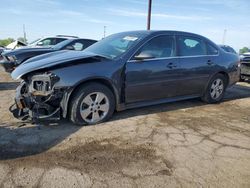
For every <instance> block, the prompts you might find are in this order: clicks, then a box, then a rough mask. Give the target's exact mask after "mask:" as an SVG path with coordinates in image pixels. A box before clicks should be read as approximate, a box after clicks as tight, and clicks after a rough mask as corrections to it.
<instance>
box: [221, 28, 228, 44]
mask: <svg viewBox="0 0 250 188" xmlns="http://www.w3.org/2000/svg"><path fill="white" fill-rule="evenodd" d="M226 35H227V30H226V29H224V33H223V38H222V44H223V45H224V44H225V42H226Z"/></svg>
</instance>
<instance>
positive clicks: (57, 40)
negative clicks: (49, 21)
mask: <svg viewBox="0 0 250 188" xmlns="http://www.w3.org/2000/svg"><path fill="white" fill-rule="evenodd" d="M65 40H67V39H64V38H57V39H56V40H55V43H56V44H58V43H60V42H62V41H65ZM54 45H55V44H54Z"/></svg>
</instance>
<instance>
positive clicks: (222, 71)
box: [202, 70, 230, 95]
mask: <svg viewBox="0 0 250 188" xmlns="http://www.w3.org/2000/svg"><path fill="white" fill-rule="evenodd" d="M217 74H222V75H224V76H225V78H226V82H227V83H226V87H227V86H228V84H229V79H230V77H229V74H228V73H227V72H226V71H224V70H221V71H217V72H216V73H214V74H212V75H211V76H210V77H209V79H208V81H207V83H206V85H205V87H204V89H203V93H202V95H203V94H204V93H205V92H206V90H207V87H208V84H209V82H210V81H211V79H212V78H213V77H214V76H215V75H217Z"/></svg>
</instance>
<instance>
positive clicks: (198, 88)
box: [177, 35, 214, 96]
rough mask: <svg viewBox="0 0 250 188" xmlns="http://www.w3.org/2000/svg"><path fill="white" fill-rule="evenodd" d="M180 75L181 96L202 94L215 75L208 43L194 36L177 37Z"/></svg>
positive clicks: (179, 91)
mask: <svg viewBox="0 0 250 188" xmlns="http://www.w3.org/2000/svg"><path fill="white" fill-rule="evenodd" d="M177 46H178V56H179V58H180V60H179V63H180V64H179V66H180V69H181V70H182V71H181V72H180V73H181V75H180V80H181V81H180V82H179V90H178V94H179V95H183V96H184V95H185V96H186V95H196V94H197V95H198V94H201V93H202V92H203V90H204V88H205V86H206V84H207V82H208V79H209V76H210V75H211V74H212V73H213V69H214V63H213V60H212V59H211V58H210V57H209V56H208V55H207V49H206V43H205V41H203V40H202V39H200V38H198V37H193V36H183V35H180V36H178V37H177Z"/></svg>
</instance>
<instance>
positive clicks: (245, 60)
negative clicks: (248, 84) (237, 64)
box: [240, 53, 250, 81]
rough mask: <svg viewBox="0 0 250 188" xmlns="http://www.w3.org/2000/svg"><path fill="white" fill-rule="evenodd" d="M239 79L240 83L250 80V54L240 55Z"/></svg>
mask: <svg viewBox="0 0 250 188" xmlns="http://www.w3.org/2000/svg"><path fill="white" fill-rule="evenodd" d="M240 78H241V80H242V81H245V80H250V53H244V54H242V55H241V73H240Z"/></svg>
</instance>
